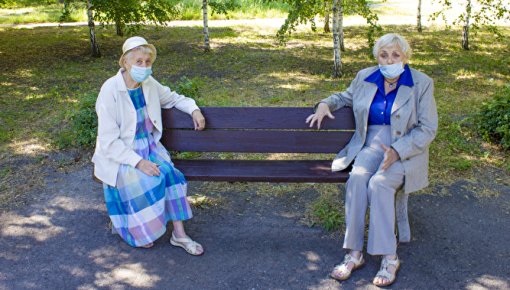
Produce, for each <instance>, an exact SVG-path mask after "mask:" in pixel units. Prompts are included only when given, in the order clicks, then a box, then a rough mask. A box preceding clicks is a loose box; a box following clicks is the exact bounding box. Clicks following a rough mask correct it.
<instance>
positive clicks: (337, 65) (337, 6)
mask: <svg viewBox="0 0 510 290" xmlns="http://www.w3.org/2000/svg"><path fill="white" fill-rule="evenodd" d="M332 10H333V56H334V65H333V76H334V77H341V76H342V54H341V52H340V35H339V34H340V28H339V26H340V23H339V16H340V15H339V14H340V13H339V11H340V10H342V1H341V0H333V7H332Z"/></svg>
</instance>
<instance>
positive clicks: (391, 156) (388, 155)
mask: <svg viewBox="0 0 510 290" xmlns="http://www.w3.org/2000/svg"><path fill="white" fill-rule="evenodd" d="M381 147H382V148H383V149H384V160H383V163H382V166H381V169H382V170H386V169H388V168H389V167H390V166H391V165H392V164H393V163H395V161H397V160H400V156H399V155H398V153H397V151H395V149H393V148H391V147H388V146H385V145H384V144H381Z"/></svg>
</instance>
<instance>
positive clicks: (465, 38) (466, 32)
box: [462, 0, 471, 50]
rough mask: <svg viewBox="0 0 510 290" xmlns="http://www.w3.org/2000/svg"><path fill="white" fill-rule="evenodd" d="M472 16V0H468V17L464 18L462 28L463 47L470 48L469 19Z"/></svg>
mask: <svg viewBox="0 0 510 290" xmlns="http://www.w3.org/2000/svg"><path fill="white" fill-rule="evenodd" d="M470 18H471V0H467V4H466V17H465V18H464V27H463V29H462V48H463V49H465V50H469V20H470Z"/></svg>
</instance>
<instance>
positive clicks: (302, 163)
mask: <svg viewBox="0 0 510 290" xmlns="http://www.w3.org/2000/svg"><path fill="white" fill-rule="evenodd" d="M173 162H174V165H175V167H176V168H178V169H179V170H180V171H181V172H182V173H183V174H184V176H186V179H187V180H200V181H230V182H234V181H246V182H324V183H343V182H346V181H347V178H348V177H349V170H350V168H349V169H347V170H345V171H340V172H332V171H331V160H185V159H182V160H173Z"/></svg>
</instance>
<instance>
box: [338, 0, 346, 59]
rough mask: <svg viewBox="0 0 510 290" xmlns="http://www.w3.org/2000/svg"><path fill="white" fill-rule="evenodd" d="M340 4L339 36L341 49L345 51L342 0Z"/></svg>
mask: <svg viewBox="0 0 510 290" xmlns="http://www.w3.org/2000/svg"><path fill="white" fill-rule="evenodd" d="M338 3H339V5H338V37H339V38H340V50H341V51H345V46H344V5H343V0H340V1H339V2H338Z"/></svg>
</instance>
